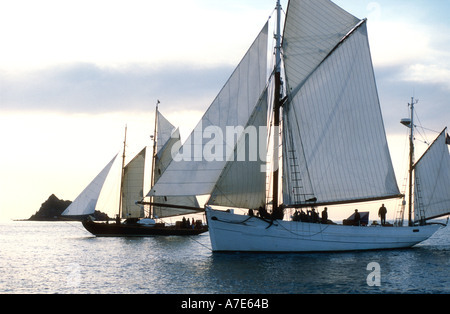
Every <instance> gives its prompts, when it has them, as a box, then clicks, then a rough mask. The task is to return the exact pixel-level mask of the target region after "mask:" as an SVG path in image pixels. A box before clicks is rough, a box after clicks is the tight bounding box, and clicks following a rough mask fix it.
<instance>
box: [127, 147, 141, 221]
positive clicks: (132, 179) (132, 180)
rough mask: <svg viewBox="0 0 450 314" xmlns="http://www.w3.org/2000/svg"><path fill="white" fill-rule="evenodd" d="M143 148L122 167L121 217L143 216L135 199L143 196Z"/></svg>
mask: <svg viewBox="0 0 450 314" xmlns="http://www.w3.org/2000/svg"><path fill="white" fill-rule="evenodd" d="M145 153H146V148H144V149H143V150H142V151H141V152H140V153H139V154H137V155H136V157H134V158H133V160H131V161H130V162H129V163H128V164H127V165H126V166H125V168H124V171H123V186H122V218H124V219H128V218H143V217H145V213H144V208H143V207H142V206H141V205H137V204H136V201H137V200H141V199H142V198H143V197H144V190H143V189H144V173H145Z"/></svg>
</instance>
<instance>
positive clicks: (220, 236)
mask: <svg viewBox="0 0 450 314" xmlns="http://www.w3.org/2000/svg"><path fill="white" fill-rule="evenodd" d="M206 217H207V220H208V225H209V234H210V238H211V246H212V249H213V251H214V252H286V253H289V252H338V251H359V250H380V249H399V248H409V247H412V246H414V245H416V244H419V243H420V242H423V241H425V240H427V239H428V238H430V237H431V236H432V235H433V234H434V233H435V232H436V231H437V230H438V229H439V228H440V227H439V226H436V225H429V226H420V227H419V226H417V227H381V226H376V227H373V226H371V227H358V226H343V225H324V224H314V223H303V222H294V221H280V220H277V221H275V222H273V224H272V225H271V224H270V222H268V221H264V220H262V219H260V218H257V217H249V216H244V215H235V214H231V213H228V212H223V211H217V210H213V209H210V208H207V209H206Z"/></svg>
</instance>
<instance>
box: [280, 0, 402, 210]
mask: <svg viewBox="0 0 450 314" xmlns="http://www.w3.org/2000/svg"><path fill="white" fill-rule="evenodd" d="M303 10H305V11H303ZM293 12H294V13H296V14H295V15H294V13H293ZM308 12H309V13H308ZM313 12H316V13H313ZM319 13H320V14H319ZM299 14H300V16H299ZM318 14H319V16H320V18H319V19H318V20H314V19H313V17H314V16H315V15H318ZM302 16H303V18H302ZM309 23H312V24H311V25H308V27H306V25H307V24H309ZM322 24H323V25H322ZM302 25H303V27H302ZM299 27H301V28H299ZM286 32H287V34H286V35H285V46H284V48H285V59H284V63H285V66H286V76H287V82H288V96H289V101H288V103H287V104H286V105H285V106H284V113H283V114H284V135H285V139H284V143H283V144H284V154H283V157H284V158H283V170H284V176H285V178H284V180H283V183H284V202H285V204H287V205H293V206H298V207H301V206H304V205H305V204H307V202H306V201H307V200H310V199H314V200H315V201H316V202H317V203H316V204H339V203H350V202H358V201H369V200H376V199H383V198H391V197H398V196H399V195H400V192H399V189H398V186H397V181H396V178H395V173H394V169H393V165H392V161H391V157H390V154H389V149H388V144H387V139H386V134H385V130H384V123H383V119H382V115H381V110H380V104H379V98H378V92H377V87H376V82H375V75H374V71H373V65H372V59H371V55H370V48H369V42H368V36H367V28H366V23H365V21H364V20H363V21H360V20H358V19H356V18H354V17H352V16H351V15H349V14H348V13H346V12H345V11H342V10H341V9H339V8H337V7H336V6H335V5H334V4H333V3H332V2H331V1H328V0H320V1H316V0H307V1H306V0H305V1H291V2H290V6H289V12H288V17H287V20H286ZM296 32H297V33H298V34H300V35H299V36H297V37H296V36H295V34H296ZM315 38H319V39H321V40H319V42H318V43H319V44H320V46H315V45H314V43H315V42H314V41H313V39H315ZM293 47H294V48H295V49H294V48H293ZM294 56H295V58H294ZM299 60H300V61H299ZM305 62H306V63H308V67H305V66H306V65H304V64H303V63H305ZM303 69H308V70H307V71H306V72H305V71H304V70H303ZM287 132H289V134H287Z"/></svg>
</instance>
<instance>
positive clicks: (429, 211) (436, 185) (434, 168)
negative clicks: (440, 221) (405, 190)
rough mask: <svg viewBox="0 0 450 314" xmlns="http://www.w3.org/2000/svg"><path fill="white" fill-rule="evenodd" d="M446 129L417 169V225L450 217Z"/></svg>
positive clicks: (415, 209)
mask: <svg viewBox="0 0 450 314" xmlns="http://www.w3.org/2000/svg"><path fill="white" fill-rule="evenodd" d="M446 131H447V129H445V130H444V131H443V132H442V133H441V134H440V135H439V137H438V138H437V139H436V141H435V142H434V143H433V144H432V145H431V146H430V147H429V149H428V150H427V151H426V152H425V154H424V155H423V156H422V158H421V159H419V161H417V163H416V165H415V166H414V169H415V170H414V171H415V180H414V181H415V187H414V190H415V192H414V204H415V205H414V213H415V219H416V221H419V220H421V219H425V220H428V219H433V218H438V217H442V216H445V215H449V214H450V155H449V151H448V144H447V143H446V133H447V132H446Z"/></svg>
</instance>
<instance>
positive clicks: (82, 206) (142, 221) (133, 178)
mask: <svg viewBox="0 0 450 314" xmlns="http://www.w3.org/2000/svg"><path fill="white" fill-rule="evenodd" d="M158 104H159V101H158ZM153 140H154V146H153V157H152V178H151V184H152V185H153V184H154V182H156V181H157V180H158V178H159V177H160V176H161V174H163V173H164V170H165V168H166V167H167V165H168V164H169V163H170V159H171V156H172V155H171V150H172V147H173V145H174V144H175V143H177V142H178V141H179V140H180V132H179V129H177V128H175V127H174V126H173V125H172V124H171V123H170V122H169V121H168V120H167V119H166V118H165V117H164V116H163V115H162V114H161V113H160V112H159V110H158V105H157V106H156V116H155V135H154V136H153ZM146 150H147V148H144V149H143V150H142V151H141V152H140V153H139V154H137V155H136V156H135V157H134V158H133V159H132V160H131V161H130V162H129V163H128V164H125V157H126V154H125V151H126V129H125V140H124V148H123V155H122V157H123V159H122V170H121V172H122V173H121V185H120V200H119V214H118V215H117V217H116V221H115V223H109V222H107V223H100V222H95V221H93V219H91V218H90V216H91V215H93V214H94V212H95V209H96V206H97V201H98V199H99V197H100V194H101V192H102V189H103V186H104V184H105V181H106V179H107V177H108V174H109V173H110V171H111V168H112V166H113V164H114V162H115V160H116V159H117V156H118V155H116V157H114V158H113V160H112V161H111V162H109V163H108V165H107V166H106V167H105V168H104V169H103V170H102V171H101V172H100V173H99V174H98V175H97V177H96V178H95V179H94V180H93V181H92V182H91V183H90V184H89V185H88V187H86V189H85V190H84V191H83V192H82V193H81V194H80V195H79V196H78V197H77V198H76V199H75V201H74V202H73V203H72V204H71V205H70V206H69V207H68V208H67V209H66V210H65V211H64V212H63V214H62V216H65V217H74V216H75V217H77V218H78V219H81V220H82V223H83V226H84V227H85V228H86V230H88V231H89V232H90V233H92V234H94V235H96V236H99V237H122V236H125V237H145V236H154V235H165V236H169V235H178V236H184V235H198V234H201V233H204V232H207V231H208V227H207V226H205V225H203V224H202V223H201V221H197V222H196V224H192V225H191V224H190V223H189V225H188V224H187V223H181V222H180V223H177V224H175V225H173V226H169V225H166V224H165V223H163V222H160V223H157V222H156V220H155V219H163V218H167V217H173V216H178V215H189V214H193V213H196V212H198V211H201V209H200V208H199V205H198V202H197V199H196V197H195V196H188V197H172V198H170V204H172V206H175V208H171V207H164V208H163V209H161V208H157V207H150V211H149V212H146V211H145V209H144V206H143V205H142V204H140V203H139V202H140V201H141V200H142V199H143V198H144V195H143V191H144V176H145V164H146ZM167 201H168V200H167V199H164V198H163V199H161V200H159V202H160V203H166V202H167Z"/></svg>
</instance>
